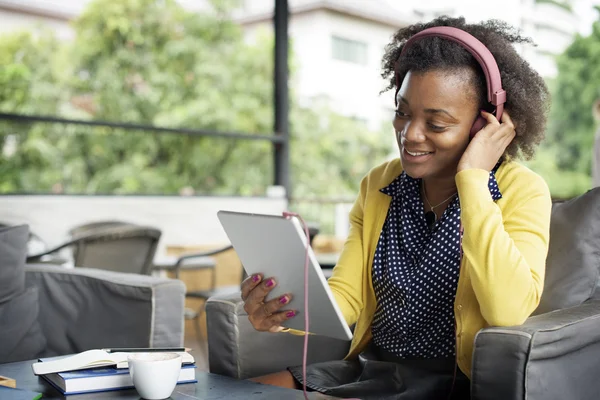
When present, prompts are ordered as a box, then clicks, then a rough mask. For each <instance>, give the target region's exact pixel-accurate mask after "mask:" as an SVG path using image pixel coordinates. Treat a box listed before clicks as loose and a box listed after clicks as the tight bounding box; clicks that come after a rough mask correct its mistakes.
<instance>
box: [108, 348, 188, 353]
mask: <svg viewBox="0 0 600 400" xmlns="http://www.w3.org/2000/svg"><path fill="white" fill-rule="evenodd" d="M102 350H104V351H105V352H107V353H154V352H173V353H181V352H188V351H191V350H192V349H189V348H187V347H139V348H135V347H130V348H115V349H102Z"/></svg>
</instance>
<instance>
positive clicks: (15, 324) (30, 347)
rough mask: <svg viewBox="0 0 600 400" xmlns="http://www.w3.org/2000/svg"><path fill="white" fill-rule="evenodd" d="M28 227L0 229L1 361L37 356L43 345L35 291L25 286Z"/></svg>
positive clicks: (43, 339) (44, 343) (36, 292)
mask: <svg viewBox="0 0 600 400" xmlns="http://www.w3.org/2000/svg"><path fill="white" fill-rule="evenodd" d="M28 239H29V228H28V227H27V226H26V225H22V226H13V227H8V228H4V229H1V230H0V321H2V325H1V326H0V363H7V362H11V361H18V360H22V359H31V358H35V357H37V356H39V355H40V354H41V352H42V351H43V349H44V347H45V345H46V339H45V338H44V335H43V334H42V331H41V328H40V324H39V322H38V306H39V304H38V291H37V289H36V288H28V289H26V288H25V270H24V265H25V258H26V257H27V241H28Z"/></svg>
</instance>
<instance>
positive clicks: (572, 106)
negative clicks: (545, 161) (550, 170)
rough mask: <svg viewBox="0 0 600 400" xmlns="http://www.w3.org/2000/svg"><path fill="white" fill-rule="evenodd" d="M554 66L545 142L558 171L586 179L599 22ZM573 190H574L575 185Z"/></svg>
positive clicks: (598, 80) (599, 81)
mask: <svg viewBox="0 0 600 400" xmlns="http://www.w3.org/2000/svg"><path fill="white" fill-rule="evenodd" d="M557 66H558V76H557V78H556V81H555V82H554V84H553V86H554V89H553V104H552V110H551V119H550V124H549V132H548V142H549V143H551V145H552V146H553V148H554V149H553V150H552V152H553V154H554V157H555V158H554V160H555V162H556V168H557V170H560V171H568V172H569V173H573V174H583V175H586V176H589V174H590V170H591V157H592V151H591V149H592V147H593V141H594V131H595V122H594V120H593V117H592V105H593V103H594V101H595V100H596V99H598V98H599V97H600V21H596V22H595V23H594V26H593V31H592V34H591V35H589V36H587V37H582V36H579V35H578V36H576V38H575V40H574V41H573V43H572V44H571V45H570V46H569V47H568V48H567V50H566V51H565V52H564V53H563V54H562V55H560V56H559V57H558V60H557ZM563 179H564V178H563ZM575 181H576V182H580V181H579V180H575ZM566 185H568V184H566ZM577 185H578V184H577ZM572 191H573V192H576V191H577V190H575V186H574V187H573V190H572Z"/></svg>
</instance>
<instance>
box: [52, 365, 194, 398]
mask: <svg viewBox="0 0 600 400" xmlns="http://www.w3.org/2000/svg"><path fill="white" fill-rule="evenodd" d="M42 378H44V379H45V380H47V381H48V382H49V383H50V384H51V385H52V386H54V387H55V388H57V389H58V390H59V391H60V392H61V393H62V394H64V395H72V394H81V393H91V392H105V391H110V390H122V389H130V388H133V387H134V386H133V381H132V379H131V376H130V375H129V369H127V368H115V367H114V366H112V367H107V368H91V369H82V370H77V371H70V372H57V373H54V374H45V375H42ZM194 382H197V380H196V365H194V364H186V365H182V366H181V372H180V373H179V379H178V380H177V384H180V383H194Z"/></svg>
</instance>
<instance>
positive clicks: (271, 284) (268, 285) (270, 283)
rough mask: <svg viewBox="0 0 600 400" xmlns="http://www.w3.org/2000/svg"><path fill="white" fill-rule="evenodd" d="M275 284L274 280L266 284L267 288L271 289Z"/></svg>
mask: <svg viewBox="0 0 600 400" xmlns="http://www.w3.org/2000/svg"><path fill="white" fill-rule="evenodd" d="M274 284H275V281H273V279H269V280H268V281H267V283H266V285H267V287H271V286H273V285H274Z"/></svg>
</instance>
